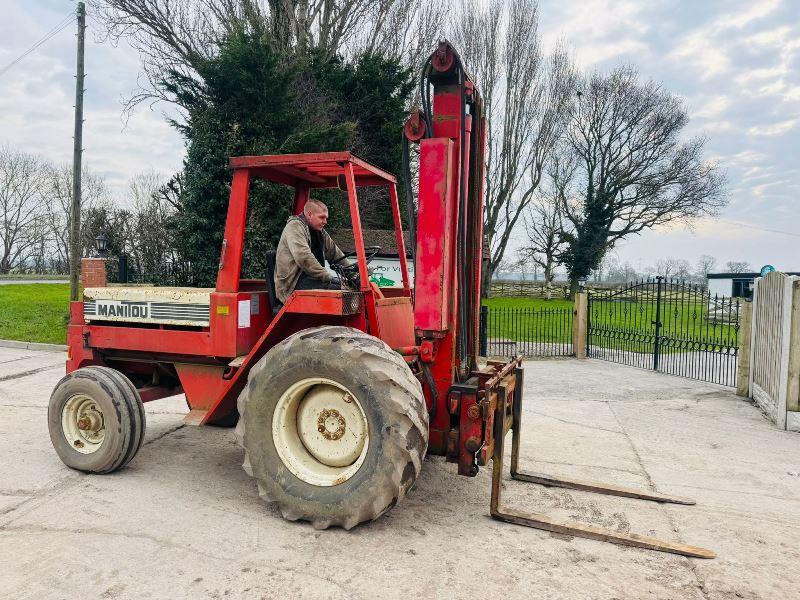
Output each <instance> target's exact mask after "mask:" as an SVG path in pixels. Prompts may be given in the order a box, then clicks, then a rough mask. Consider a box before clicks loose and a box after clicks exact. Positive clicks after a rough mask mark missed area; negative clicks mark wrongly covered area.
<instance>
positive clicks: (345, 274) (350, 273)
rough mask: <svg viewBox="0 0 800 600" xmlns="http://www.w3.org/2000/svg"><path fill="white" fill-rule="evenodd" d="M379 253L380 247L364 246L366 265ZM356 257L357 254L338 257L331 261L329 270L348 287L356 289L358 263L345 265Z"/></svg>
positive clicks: (348, 253) (352, 253)
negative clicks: (334, 272)
mask: <svg viewBox="0 0 800 600" xmlns="http://www.w3.org/2000/svg"><path fill="white" fill-rule="evenodd" d="M380 251H381V247H380V246H366V247H365V248H364V254H365V258H366V260H367V264H369V262H370V261H371V260H372V259H373V258H375V257H376V256H377V255H378V253H379V252H380ZM356 256H358V253H357V252H355V251H354V252H347V253H346V254H344V255H342V256H340V257H339V258H337V259H335V260H332V261H331V263H330V264H331V269H333V270H334V271H336V274H337V275H338V276H339V279H340V280H342V281H344V282H346V283H347V284H348V286H350V287H353V288H356V289H358V263H357V262H354V263H347V262H345V261H347V260H348V259H350V258H356Z"/></svg>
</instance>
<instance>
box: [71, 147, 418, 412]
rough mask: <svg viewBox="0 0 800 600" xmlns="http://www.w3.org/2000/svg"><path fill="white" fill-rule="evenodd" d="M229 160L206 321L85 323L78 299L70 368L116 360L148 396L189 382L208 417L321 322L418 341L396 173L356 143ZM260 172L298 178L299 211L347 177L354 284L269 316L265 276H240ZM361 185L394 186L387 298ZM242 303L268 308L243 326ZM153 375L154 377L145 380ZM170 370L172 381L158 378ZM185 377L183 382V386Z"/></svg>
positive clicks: (186, 387) (195, 408)
mask: <svg viewBox="0 0 800 600" xmlns="http://www.w3.org/2000/svg"><path fill="white" fill-rule="evenodd" d="M231 166H232V167H233V171H234V172H233V183H232V185H231V194H230V200H229V203H228V213H227V220H226V223H225V234H224V238H223V242H222V248H221V249H220V258H219V273H218V275H217V285H216V288H215V290H214V291H213V292H211V294H210V323H209V326H208V327H203V328H192V329H189V330H187V329H186V328H170V327H165V326H153V327H135V326H125V325H122V326H117V325H116V324H112V323H105V324H98V323H95V322H93V323H90V324H87V323H86V321H85V320H84V318H83V304H82V303H81V302H76V303H73V306H72V309H71V311H72V318H71V322H70V327H69V333H68V338H69V345H70V353H69V354H70V357H69V360H68V362H67V371H68V372H71V371H73V370H75V369H77V368H79V367H82V366H86V365H89V364H111V365H113V366H114V367H116V368H118V369H120V370H121V371H123V372H125V373H127V374H128V375H129V376H130V377H131V379H132V380H134V381H135V382H137V384H138V386H139V388H140V389H141V390H142V391H143V392H145V393H144V396H143V399H145V398H146V399H147V400H155V399H157V398H160V397H164V396H166V395H171V394H175V393H177V392H176V389H177V390H178V391H180V390H181V389H182V391H183V392H184V393H185V394H186V398H187V402H188V404H189V406H190V408H191V409H192V411H191V413H190V417H189V421H191V422H196V423H207V422H213V421H215V420H218V419H221V418H224V417H225V416H226V415H227V414H229V413H230V412H231V411H233V410H234V409H235V400H236V397H237V396H238V394H239V392H240V391H241V389H242V386H243V384H244V382H245V381H246V374H247V372H248V370H249V368H250V367H251V366H252V365H253V364H255V362H256V361H257V360H258V359H260V358H261V357H262V356H263V355H264V354H266V352H267V351H268V350H269V348H271V347H272V346H274V345H275V344H276V343H278V342H279V341H281V340H282V339H284V338H285V337H286V336H288V335H290V334H291V333H294V332H295V331H299V330H301V329H304V328H306V327H310V326H315V325H323V324H343V325H348V326H351V327H355V328H357V329H360V330H362V331H366V332H368V333H372V334H373V335H381V333H380V332H383V337H384V339H386V340H387V342H389V343H396V344H397V345H404V344H413V343H414V325H413V312H412V306H411V298H410V296H411V288H410V285H409V278H408V265H407V262H406V256H405V251H404V245H403V229H402V222H401V220H400V207H399V204H398V199H397V190H396V185H397V181H396V179H395V178H394V176H393V175H391V174H389V173H387V172H385V171H383V170H381V169H379V168H377V167H375V166H373V165H370V164H369V163H367V162H365V161H363V160H361V159H360V158H358V157H356V156H354V155H353V154H351V153H349V152H325V153H316V154H289V155H278V156H242V157H236V158H232V159H231ZM253 177H258V178H262V179H268V180H270V181H274V182H277V183H283V184H286V185H289V186H292V187H294V198H293V205H292V210H293V212H294V213H295V214H299V213H300V212H301V211H302V210H303V206H304V205H305V203H306V201H307V200H308V199H309V198H310V195H311V190H313V189H316V188H334V187H341V183H342V182H344V184H345V187H346V193H347V198H348V206H349V209H350V218H351V221H352V226H353V234H354V239H355V245H356V262H357V264H358V272H359V289H358V291H357V292H341V291H303V292H294V293H293V294H292V295H291V296H290V297H289V298H288V299H287V302H286V303H285V305H284V306H283V308H282V309H281V311H280V312H279V313H278V314H277V315H276V316H275V317H272V318H270V317H271V310H270V309H269V308H268V307H267V304H268V303H267V301H266V300H267V295H266V285H265V284H264V283H263V282H261V283H259V282H257V281H256V282H254V281H252V280H243V279H242V278H241V269H242V257H243V249H244V235H245V230H246V219H247V198H248V192H249V189H250V180H251V178H253ZM364 186H385V187H387V188H388V191H389V198H390V203H391V210H392V217H393V221H394V226H395V230H396V236H397V239H398V247H399V248H400V265H401V271H402V273H403V289H402V296H401V297H397V298H383V294H381V293H380V291H379V290H378V289H377V288H376V287H375V286H373V285H372V284H371V283H370V282H369V273H368V270H367V260H366V254H365V250H364V240H363V232H362V228H361V216H360V210H359V204H358V192H357V189H358V188H359V187H364ZM353 293H355V294H357V295H358V302H357V304H358V305H359V306H360V307H361V309H360V310H359V311H357V312H355V313H354V312H353V311H352V304H353V299H352V298H349V299H348V300H347V301H345V294H353ZM240 302H258V303H259V306H263V307H264V308H263V310H259V311H258V313H257V314H253V315H251V319H252V320H251V323H250V326H249V327H240V326H239V325H240V324H239V322H238V304H239V303H240ZM237 357H238V358H237ZM234 359H235V360H234ZM147 364H149V365H151V368H150V370H149V371H148V369H143V368H142V365H147ZM158 365H160V367H159V366H158ZM165 365H167V366H168V367H169V368H167V367H165ZM170 374H172V379H171V380H170V377H169V375H170ZM146 377H150V379H151V381H149V382H148V381H145V379H146ZM165 378H166V379H167V381H165V382H162V383H159V382H158V380H163V379H165ZM154 381H155V383H154ZM178 384H179V385H180V388H178V387H176V386H177V385H178Z"/></svg>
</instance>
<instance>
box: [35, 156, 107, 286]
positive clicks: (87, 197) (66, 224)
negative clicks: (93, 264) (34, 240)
mask: <svg viewBox="0 0 800 600" xmlns="http://www.w3.org/2000/svg"><path fill="white" fill-rule="evenodd" d="M81 188H82V189H81V227H83V225H84V223H85V222H86V215H88V213H89V211H91V210H92V209H93V208H94V207H95V206H96V205H98V204H99V203H103V202H106V203H108V202H110V196H109V191H108V188H107V186H106V183H105V179H103V177H101V176H100V175H98V174H96V173H94V172H93V171H91V169H89V168H88V167H86V166H84V167H83V173H82V174H81ZM45 196H46V197H45V209H46V210H45V220H46V224H47V230H48V234H49V236H50V238H51V240H52V252H53V256H52V263H53V268H54V270H56V271H57V272H59V273H66V272H67V271H68V270H69V232H70V231H71V226H70V220H71V210H70V207H71V206H72V167H71V166H69V165H61V166H52V165H51V166H49V167H48V168H47V186H46V194H45ZM81 239H83V234H81ZM87 250H91V248H88V249H87V248H82V254H85V253H86V252H87Z"/></svg>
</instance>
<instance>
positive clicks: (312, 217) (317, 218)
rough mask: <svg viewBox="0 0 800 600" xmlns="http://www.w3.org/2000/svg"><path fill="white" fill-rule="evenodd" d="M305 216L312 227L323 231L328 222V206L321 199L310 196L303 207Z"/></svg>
mask: <svg viewBox="0 0 800 600" xmlns="http://www.w3.org/2000/svg"><path fill="white" fill-rule="evenodd" d="M303 216H304V217H305V218H306V222H307V223H308V226H309V227H310V228H311V229H316V230H317V231H321V230H322V228H323V227H325V225H326V224H327V223H328V207H327V206H325V204H324V203H322V202H320V201H319V200H314V199H313V198H309V199H308V200H307V201H306V205H305V207H303Z"/></svg>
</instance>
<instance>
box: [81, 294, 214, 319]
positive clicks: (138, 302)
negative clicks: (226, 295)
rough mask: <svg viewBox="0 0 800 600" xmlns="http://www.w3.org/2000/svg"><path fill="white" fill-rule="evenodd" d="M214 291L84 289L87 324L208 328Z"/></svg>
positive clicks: (84, 314)
mask: <svg viewBox="0 0 800 600" xmlns="http://www.w3.org/2000/svg"><path fill="white" fill-rule="evenodd" d="M213 291H214V290H213V288H179V287H145V286H142V287H98V288H86V289H85V290H83V316H84V319H85V320H86V321H87V322H91V321H117V322H120V321H121V322H126V323H159V324H164V325H189V326H195V327H208V326H209V320H210V304H211V300H210V297H211V296H210V294H211V292H213Z"/></svg>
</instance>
